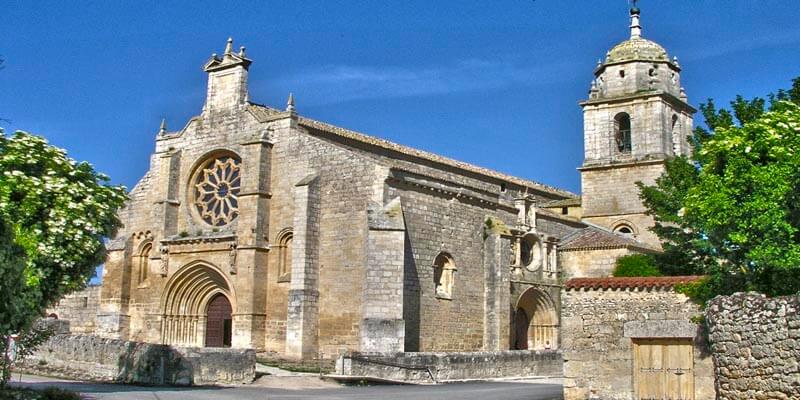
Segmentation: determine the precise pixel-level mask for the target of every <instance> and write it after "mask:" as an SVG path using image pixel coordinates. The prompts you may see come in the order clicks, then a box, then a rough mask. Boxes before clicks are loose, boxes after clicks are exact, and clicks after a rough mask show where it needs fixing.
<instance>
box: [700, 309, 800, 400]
mask: <svg viewBox="0 0 800 400" xmlns="http://www.w3.org/2000/svg"><path fill="white" fill-rule="evenodd" d="M798 310H800V299H799V298H798V296H786V297H775V298H766V297H765V296H764V295H762V294H756V293H736V294H734V295H732V296H720V297H717V298H715V299H713V300H711V302H710V303H709V304H708V308H707V309H706V321H707V323H708V328H709V339H710V341H711V352H712V355H713V357H714V365H715V367H714V368H715V373H716V376H717V393H718V395H719V397H717V398H718V399H723V400H750V399H783V400H785V399H797V398H800V367H798V359H800V319H799V318H798Z"/></svg>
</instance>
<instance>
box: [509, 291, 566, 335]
mask: <svg viewBox="0 0 800 400" xmlns="http://www.w3.org/2000/svg"><path fill="white" fill-rule="evenodd" d="M514 314H515V315H514V329H513V332H514V338H513V340H512V342H511V343H512V348H513V349H514V350H527V349H530V350H549V349H556V348H558V315H557V313H556V308H555V305H554V304H553V300H552V299H551V298H550V296H549V295H548V294H547V293H546V292H544V291H542V290H540V289H537V288H535V287H532V288H529V289H527V290H526V291H525V292H524V293H523V294H522V296H520V297H519V301H518V302H517V308H516V310H515V312H514Z"/></svg>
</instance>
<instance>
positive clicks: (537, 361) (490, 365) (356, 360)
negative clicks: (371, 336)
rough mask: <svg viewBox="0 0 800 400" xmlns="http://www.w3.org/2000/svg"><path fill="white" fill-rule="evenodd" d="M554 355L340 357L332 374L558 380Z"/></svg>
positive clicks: (442, 379) (558, 360)
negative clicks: (553, 377) (536, 377)
mask: <svg viewBox="0 0 800 400" xmlns="http://www.w3.org/2000/svg"><path fill="white" fill-rule="evenodd" d="M562 364H563V361H562V359H561V353H560V352H558V351H553V350H550V351H527V350H508V351H486V352H466V353H394V354H360V353H353V354H349V355H343V356H341V357H339V359H338V360H337V361H336V374H338V375H345V376H364V377H372V378H380V379H388V380H395V381H406V382H449V381H462V380H473V379H491V378H507V377H531V376H561V371H562Z"/></svg>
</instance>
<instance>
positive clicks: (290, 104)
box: [286, 92, 295, 113]
mask: <svg viewBox="0 0 800 400" xmlns="http://www.w3.org/2000/svg"><path fill="white" fill-rule="evenodd" d="M286 111H288V112H292V113H293V112H295V108H294V94H292V93H291V92H290V93H289V99H288V100H287V101H286Z"/></svg>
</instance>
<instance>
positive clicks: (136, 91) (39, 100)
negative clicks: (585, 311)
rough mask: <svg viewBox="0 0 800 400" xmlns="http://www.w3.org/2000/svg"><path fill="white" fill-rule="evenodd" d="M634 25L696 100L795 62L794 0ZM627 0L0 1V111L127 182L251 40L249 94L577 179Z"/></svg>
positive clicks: (366, 128)
mask: <svg viewBox="0 0 800 400" xmlns="http://www.w3.org/2000/svg"><path fill="white" fill-rule="evenodd" d="M640 8H641V9H642V25H643V28H644V31H643V34H644V36H645V37H646V38H649V39H652V40H655V41H657V42H659V43H660V44H662V45H663V46H664V47H665V48H666V49H667V51H668V52H669V54H670V56H672V55H676V56H678V57H679V60H680V63H681V65H682V67H683V68H684V71H683V75H682V80H683V86H684V87H685V88H686V91H687V93H688V95H689V99H690V102H691V103H692V104H694V105H697V104H698V103H700V102H701V101H702V100H704V99H706V98H709V97H713V98H714V99H716V100H717V101H718V102H719V103H727V101H729V100H730V99H731V98H732V97H733V96H734V95H735V94H737V93H741V94H743V95H745V96H753V95H763V94H765V93H767V92H769V91H773V90H775V89H777V88H780V87H788V86H789V81H790V79H791V78H793V77H795V76H798V75H800V27H799V26H798V25H797V24H796V20H797V18H798V14H800V13H798V11H800V5H798V3H797V2H796V1H794V0H786V1H770V0H764V1H754V0H718V1H711V0H705V1H658V2H656V1H652V0H643V1H641V2H640ZM627 10H628V2H627V1H625V0H604V1H596V0H592V1H589V0H573V1H555V0H508V1H496V2H494V1H414V0H405V1H339V2H336V1H299V0H298V1H280V2H277V1H270V2H266V1H262V2H237V1H226V2H219V1H216V2H211V1H184V2H177V1H176V2H172V1H170V2H147V1H128V2H118V1H96V2H89V1H85V2H56V1H37V2H29V1H19V2H11V3H9V2H7V3H5V4H4V7H3V12H2V13H1V14H0V55H2V56H3V57H4V58H5V59H6V62H5V68H4V69H3V70H1V71H0V117H3V118H7V119H10V120H11V122H10V123H4V124H0V126H2V127H3V128H5V129H6V131H13V130H16V129H21V130H27V131H30V132H33V133H37V134H41V135H44V136H46V137H47V138H48V139H49V140H50V141H51V142H52V143H54V144H56V145H58V146H60V147H64V148H66V149H67V150H68V152H69V153H70V155H71V156H72V157H73V158H76V159H80V160H87V161H89V162H91V163H93V164H94V165H95V166H96V167H97V169H98V170H100V171H102V172H104V173H107V174H108V175H110V176H111V178H112V180H113V181H114V182H116V183H121V184H124V185H126V186H128V187H132V186H133V185H134V184H135V183H136V181H137V180H138V178H139V177H140V176H142V175H143V174H144V172H145V170H146V168H147V166H148V157H149V154H150V153H151V151H152V150H153V147H154V141H153V139H154V137H155V134H156V132H157V130H158V125H159V122H160V120H161V118H162V117H165V118H166V120H167V124H168V127H169V128H170V129H171V130H177V129H179V128H180V127H182V126H183V125H184V124H185V123H186V121H187V120H188V119H189V118H190V117H191V116H193V115H196V114H198V113H199V112H200V109H201V107H202V103H203V100H204V96H205V88H206V86H205V84H206V76H205V73H204V72H203V71H202V70H201V66H202V64H203V63H204V62H205V61H206V60H207V59H208V57H209V56H210V54H211V53H212V52H216V53H221V52H222V50H223V47H224V44H225V40H226V39H227V38H228V36H232V37H233V38H234V40H235V46H236V47H237V48H238V46H239V45H244V46H246V47H247V53H248V56H249V57H250V58H252V59H253V60H254V63H253V65H252V66H251V68H250V96H251V99H252V100H253V101H255V102H259V103H264V104H268V105H272V106H276V107H283V106H284V104H285V101H286V97H287V95H288V93H289V92H290V91H291V92H294V94H295V98H296V100H297V108H298V111H299V112H300V113H301V114H304V115H307V116H309V117H312V118H316V119H320V120H323V121H327V122H331V123H334V124H337V125H340V126H343V127H347V128H350V129H354V130H358V131H361V132H365V133H368V134H370V135H374V136H379V137H382V138H385V139H388V140H392V141H395V142H398V143H402V144H405V145H409V146H413V147H417V148H420V149H424V150H428V151H432V152H434V153H439V154H442V155H446V156H449V157H452V158H455V159H459V160H463V161H467V162H471V163H474V164H477V165H481V166H484V167H488V168H492V169H496V170H499V171H502V172H506V173H509V174H513V175H517V176H521V177H525V178H529V179H533V180H536V181H540V182H543V183H547V184H550V185H555V186H558V187H561V188H565V189H568V190H571V191H574V192H578V191H579V190H580V181H579V176H578V173H577V171H576V170H575V168H576V167H578V166H579V165H580V163H581V162H582V153H583V147H582V146H583V144H582V140H583V137H582V124H583V122H582V116H581V110H580V107H579V106H578V104H577V103H578V101H580V100H582V99H584V98H585V97H586V95H587V91H588V89H589V83H590V81H591V79H592V70H593V68H594V66H595V63H596V62H597V59H598V58H601V57H603V56H604V55H605V53H606V51H607V50H608V49H610V48H611V47H612V46H613V45H614V44H616V43H618V42H620V41H622V40H624V39H626V38H627V36H628V14H627V13H628V11H627Z"/></svg>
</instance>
